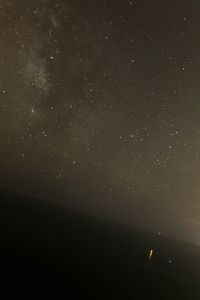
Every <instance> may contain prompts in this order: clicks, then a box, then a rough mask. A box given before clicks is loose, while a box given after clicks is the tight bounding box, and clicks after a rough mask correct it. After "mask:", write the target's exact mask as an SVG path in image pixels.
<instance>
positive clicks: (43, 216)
mask: <svg viewBox="0 0 200 300" xmlns="http://www.w3.org/2000/svg"><path fill="white" fill-rule="evenodd" d="M150 249H154V255H153V256H152V260H151V261H149V260H148V254H149V251H150ZM0 272H1V281H0V284H1V288H0V299H101V300H103V299H137V300H138V299H188V300H192V299H200V249H199V248H198V247H195V246H192V245H189V244H187V243H182V242H179V241H174V240H169V239H167V238H164V237H163V236H158V235H153V234H150V233H146V232H144V231H140V230H138V229H135V230H133V229H130V228H128V227H125V226H120V225H116V224H113V223H111V222H106V221H103V220H98V219H95V218H94V217H89V216H87V215H83V214H78V213H75V212H72V211H69V210H64V209H62V208H60V207H57V206H54V205H51V204H47V203H45V202H41V201H37V200H35V199H28V198H26V197H24V196H19V195H15V194H12V193H7V192H5V191H0Z"/></svg>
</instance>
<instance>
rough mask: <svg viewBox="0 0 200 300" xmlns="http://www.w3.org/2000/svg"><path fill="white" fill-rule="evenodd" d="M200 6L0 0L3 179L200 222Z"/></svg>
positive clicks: (122, 218)
mask: <svg viewBox="0 0 200 300" xmlns="http://www.w3.org/2000/svg"><path fill="white" fill-rule="evenodd" d="M199 14H200V4H199V3H198V2H197V1H194V0H193V1H192V0H190V1H189V0H188V1H186V0H184V1H178V0H177V1H173V2H172V3H168V2H166V3H164V2H163V1H158V0H157V1H156V0H155V1H145V0H140V1H139V0H138V1H124V0H119V1H111V0H105V1H100V0H95V1H92V0H86V1H81V0H77V1H72V0H71V1H56V0H55V1H54V0H52V1H49V0H48V1H47V0H43V1H28V2H27V1H25V0H24V1H19V0H15V1H14V0H12V1H10V0H7V1H1V4H0V153H1V155H0V165H1V170H0V174H1V186H2V188H7V189H8V188H9V189H11V190H16V191H18V192H22V193H26V194H29V195H31V196H36V197H39V198H42V199H44V200H46V201H53V202H56V203H58V204H59V205H64V206H66V207H72V208H75V209H78V210H82V211H86V212H89V213H93V214H96V215H99V216H103V217H107V218H112V219H113V218H114V219H115V220H117V221H119V222H125V223H129V224H132V225H134V226H139V227H144V228H147V229H149V230H152V231H155V232H161V233H162V232H163V233H165V232H166V233H167V234H170V235H175V236H177V235H178V236H180V237H181V238H186V239H190V240H196V236H197V235H198V231H199V230H200V100H199V99H200V79H199V78H200V76H199V74H200V63H199V62H200V36H199V32H200V31H199V28H200V18H199Z"/></svg>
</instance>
